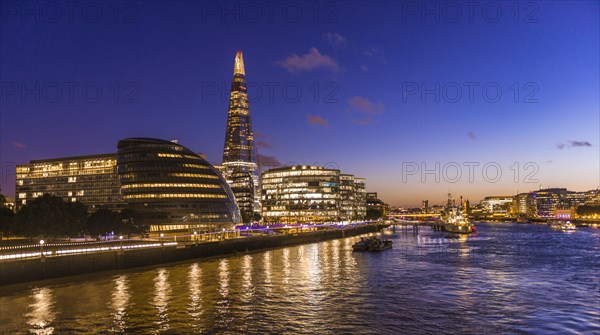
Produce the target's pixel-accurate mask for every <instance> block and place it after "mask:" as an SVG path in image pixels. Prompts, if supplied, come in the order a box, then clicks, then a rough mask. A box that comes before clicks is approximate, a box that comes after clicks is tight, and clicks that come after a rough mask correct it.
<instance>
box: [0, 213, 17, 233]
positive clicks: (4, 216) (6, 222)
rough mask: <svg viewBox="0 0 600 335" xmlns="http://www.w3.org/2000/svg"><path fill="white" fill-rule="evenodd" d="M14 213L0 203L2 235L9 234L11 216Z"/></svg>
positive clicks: (0, 228) (0, 229)
mask: <svg viewBox="0 0 600 335" xmlns="http://www.w3.org/2000/svg"><path fill="white" fill-rule="evenodd" d="M14 214H15V213H14V212H13V211H12V210H11V209H10V208H8V207H6V206H4V205H0V231H1V232H2V236H6V235H8V234H10V232H11V231H12V218H13V216H14ZM0 239H1V238H0Z"/></svg>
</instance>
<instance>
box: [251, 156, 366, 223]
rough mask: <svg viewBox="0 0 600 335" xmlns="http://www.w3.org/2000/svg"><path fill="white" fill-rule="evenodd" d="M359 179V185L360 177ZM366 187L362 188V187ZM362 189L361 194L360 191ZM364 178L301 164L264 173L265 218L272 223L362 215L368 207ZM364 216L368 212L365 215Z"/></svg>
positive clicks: (343, 218)
mask: <svg viewBox="0 0 600 335" xmlns="http://www.w3.org/2000/svg"><path fill="white" fill-rule="evenodd" d="M357 179H358V185H359V186H358V188H357V187H356V186H355V185H356V180H357ZM361 189H362V191H361ZM357 191H358V194H357ZM363 191H364V179H362V178H354V176H352V175H347V174H344V175H341V174H340V171H339V170H337V169H326V168H323V167H320V166H310V165H298V166H286V167H278V168H274V169H270V170H268V171H265V172H263V173H262V184H261V197H262V218H263V222H264V223H265V224H268V223H288V222H289V223H308V222H325V221H340V220H350V219H353V218H354V219H355V218H358V215H359V213H361V212H362V211H366V209H363V208H365V207H366V202H365V204H363V205H362V206H359V201H360V199H363V200H364V199H365V197H364V192H363ZM363 217H364V214H363V216H362V217H361V218H363Z"/></svg>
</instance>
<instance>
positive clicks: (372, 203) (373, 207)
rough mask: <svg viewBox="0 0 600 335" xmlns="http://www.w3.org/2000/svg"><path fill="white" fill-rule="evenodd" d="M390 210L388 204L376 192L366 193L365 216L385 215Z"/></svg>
mask: <svg viewBox="0 0 600 335" xmlns="http://www.w3.org/2000/svg"><path fill="white" fill-rule="evenodd" d="M389 211H390V205H388V204H386V203H385V202H383V201H382V200H380V199H379V198H378V197H377V192H368V193H367V217H368V218H375V217H385V216H387V215H388V213H389Z"/></svg>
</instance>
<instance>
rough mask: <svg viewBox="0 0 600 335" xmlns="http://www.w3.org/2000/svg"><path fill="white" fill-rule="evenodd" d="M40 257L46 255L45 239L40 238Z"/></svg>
mask: <svg viewBox="0 0 600 335" xmlns="http://www.w3.org/2000/svg"><path fill="white" fill-rule="evenodd" d="M40 257H44V240H40Z"/></svg>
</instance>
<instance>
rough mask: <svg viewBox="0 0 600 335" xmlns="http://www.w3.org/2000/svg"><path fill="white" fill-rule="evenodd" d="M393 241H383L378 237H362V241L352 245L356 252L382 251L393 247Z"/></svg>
mask: <svg viewBox="0 0 600 335" xmlns="http://www.w3.org/2000/svg"><path fill="white" fill-rule="evenodd" d="M392 244H393V243H392V241H390V240H382V239H380V238H378V237H375V236H371V237H369V238H364V237H362V238H361V239H360V241H358V242H356V243H354V244H353V245H352V250H354V251H382V250H386V249H390V248H391V247H392Z"/></svg>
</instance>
